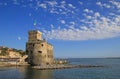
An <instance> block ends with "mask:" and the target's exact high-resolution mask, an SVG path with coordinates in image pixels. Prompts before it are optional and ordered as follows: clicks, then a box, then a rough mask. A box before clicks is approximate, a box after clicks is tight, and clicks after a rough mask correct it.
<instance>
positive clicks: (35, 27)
mask: <svg viewBox="0 0 120 79" xmlns="http://www.w3.org/2000/svg"><path fill="white" fill-rule="evenodd" d="M33 25H34V29H35V30H37V21H36V20H35V21H34V23H33Z"/></svg>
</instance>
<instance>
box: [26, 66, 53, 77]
mask: <svg viewBox="0 0 120 79" xmlns="http://www.w3.org/2000/svg"><path fill="white" fill-rule="evenodd" d="M24 79H53V77H52V71H51V70H37V69H32V68H29V67H28V68H26V72H25V78H24Z"/></svg>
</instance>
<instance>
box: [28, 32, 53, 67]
mask: <svg viewBox="0 0 120 79" xmlns="http://www.w3.org/2000/svg"><path fill="white" fill-rule="evenodd" d="M40 34H42V33H41V32H39V31H30V32H29V37H28V42H27V43H26V53H27V54H28V62H29V63H30V64H31V65H47V64H53V59H54V58H53V46H52V45H50V44H48V43H47V42H46V41H45V40H42V37H40V38H39V35H40ZM32 36H33V38H32ZM35 36H37V37H35ZM40 36H41V35H40Z"/></svg>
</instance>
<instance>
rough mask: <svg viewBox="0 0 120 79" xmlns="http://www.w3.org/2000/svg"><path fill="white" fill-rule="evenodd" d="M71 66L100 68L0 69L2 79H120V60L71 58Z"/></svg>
mask: <svg viewBox="0 0 120 79" xmlns="http://www.w3.org/2000/svg"><path fill="white" fill-rule="evenodd" d="M68 60H69V61H70V64H81V65H103V66H105V67H99V68H97V67H96V68H73V69H56V70H38V69H33V68H31V67H29V66H20V67H18V66H15V67H0V79H120V59H112V58H111V59H107V58H69V59H68Z"/></svg>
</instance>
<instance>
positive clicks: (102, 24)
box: [0, 0, 120, 58]
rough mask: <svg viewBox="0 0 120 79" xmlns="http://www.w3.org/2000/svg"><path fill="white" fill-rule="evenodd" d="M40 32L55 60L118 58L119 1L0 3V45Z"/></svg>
mask: <svg viewBox="0 0 120 79" xmlns="http://www.w3.org/2000/svg"><path fill="white" fill-rule="evenodd" d="M34 29H37V30H40V31H41V32H43V38H45V39H46V40H47V41H48V42H50V43H51V44H53V46H54V55H55V57H77V58H78V57H79V58H88V57H89V58H91V57H120V0H0V46H8V47H11V48H17V49H23V50H25V43H26V41H27V37H28V34H27V32H28V31H29V30H34Z"/></svg>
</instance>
